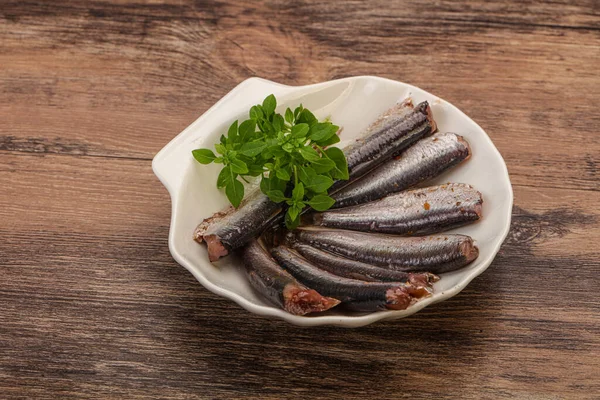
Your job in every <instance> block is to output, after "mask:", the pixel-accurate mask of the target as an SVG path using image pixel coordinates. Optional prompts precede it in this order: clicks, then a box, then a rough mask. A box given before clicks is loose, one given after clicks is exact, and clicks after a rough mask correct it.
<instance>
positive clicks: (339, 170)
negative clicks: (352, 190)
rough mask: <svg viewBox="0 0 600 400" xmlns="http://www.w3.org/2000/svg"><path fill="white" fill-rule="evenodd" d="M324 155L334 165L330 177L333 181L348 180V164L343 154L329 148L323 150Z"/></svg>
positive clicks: (340, 151)
mask: <svg viewBox="0 0 600 400" xmlns="http://www.w3.org/2000/svg"><path fill="white" fill-rule="evenodd" d="M325 154H326V155H327V157H329V158H330V159H331V160H332V161H333V162H334V163H335V168H334V169H333V171H332V174H331V176H332V177H333V178H335V179H340V180H348V178H349V175H348V162H347V161H346V156H345V155H344V152H343V151H342V150H340V149H339V148H337V147H331V148H329V149H327V150H325Z"/></svg>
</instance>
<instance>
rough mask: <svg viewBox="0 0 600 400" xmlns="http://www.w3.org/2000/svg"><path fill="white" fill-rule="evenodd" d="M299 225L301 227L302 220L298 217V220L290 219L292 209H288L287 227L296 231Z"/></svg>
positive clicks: (286, 214) (286, 216)
mask: <svg viewBox="0 0 600 400" xmlns="http://www.w3.org/2000/svg"><path fill="white" fill-rule="evenodd" d="M298 225H300V218H298V215H296V218H294V219H292V218H291V217H290V208H288V211H287V212H286V213H285V227H286V228H288V229H289V230H292V229H296V228H297V227H298Z"/></svg>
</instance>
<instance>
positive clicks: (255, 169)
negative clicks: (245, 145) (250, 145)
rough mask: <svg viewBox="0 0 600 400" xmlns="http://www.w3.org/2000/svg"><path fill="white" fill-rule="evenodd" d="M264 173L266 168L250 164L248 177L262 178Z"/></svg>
mask: <svg viewBox="0 0 600 400" xmlns="http://www.w3.org/2000/svg"><path fill="white" fill-rule="evenodd" d="M263 172H265V171H264V168H263V167H262V165H260V164H249V165H248V175H250V176H260V175H261V174H262V173H263Z"/></svg>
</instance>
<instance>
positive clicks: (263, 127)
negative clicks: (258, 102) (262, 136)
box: [258, 119, 277, 136]
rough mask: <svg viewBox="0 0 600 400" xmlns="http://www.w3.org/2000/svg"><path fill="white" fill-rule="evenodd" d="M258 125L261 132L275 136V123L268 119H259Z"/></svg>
mask: <svg viewBox="0 0 600 400" xmlns="http://www.w3.org/2000/svg"><path fill="white" fill-rule="evenodd" d="M258 127H259V129H260V131H261V132H264V133H266V134H267V135H268V136H273V135H274V134H276V133H277V131H276V130H275V128H274V127H273V125H272V124H271V123H270V122H269V121H267V120H266V119H259V120H258Z"/></svg>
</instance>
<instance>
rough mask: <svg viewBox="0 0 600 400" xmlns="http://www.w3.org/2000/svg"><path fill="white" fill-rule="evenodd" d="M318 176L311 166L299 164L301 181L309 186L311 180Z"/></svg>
mask: <svg viewBox="0 0 600 400" xmlns="http://www.w3.org/2000/svg"><path fill="white" fill-rule="evenodd" d="M316 176H317V173H316V172H315V170H314V169H312V168H311V167H304V166H302V165H300V166H298V178H300V181H301V182H303V183H304V184H305V185H306V187H307V188H308V185H309V183H310V181H311V180H312V179H313V178H314V177H316Z"/></svg>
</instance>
